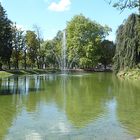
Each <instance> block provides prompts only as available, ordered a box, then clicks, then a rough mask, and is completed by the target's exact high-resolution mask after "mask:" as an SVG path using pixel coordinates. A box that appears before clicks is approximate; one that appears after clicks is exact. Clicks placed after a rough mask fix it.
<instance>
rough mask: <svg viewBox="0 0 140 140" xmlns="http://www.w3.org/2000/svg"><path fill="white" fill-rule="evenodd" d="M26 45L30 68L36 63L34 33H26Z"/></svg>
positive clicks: (36, 46)
mask: <svg viewBox="0 0 140 140" xmlns="http://www.w3.org/2000/svg"><path fill="white" fill-rule="evenodd" d="M25 38H26V45H27V48H28V49H27V54H28V58H29V59H28V65H30V66H31V67H32V68H33V67H34V66H35V64H36V61H37V50H38V46H39V45H38V39H37V35H36V34H35V32H34V31H27V32H26V35H25Z"/></svg>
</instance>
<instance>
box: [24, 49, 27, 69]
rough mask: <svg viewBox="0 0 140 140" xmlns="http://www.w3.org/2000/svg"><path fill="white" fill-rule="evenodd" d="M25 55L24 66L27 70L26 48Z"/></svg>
mask: <svg viewBox="0 0 140 140" xmlns="http://www.w3.org/2000/svg"><path fill="white" fill-rule="evenodd" d="M24 55H25V58H24V68H25V70H26V68H27V62H26V50H25V52H24Z"/></svg>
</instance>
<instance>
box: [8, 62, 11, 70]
mask: <svg viewBox="0 0 140 140" xmlns="http://www.w3.org/2000/svg"><path fill="white" fill-rule="evenodd" d="M8 69H9V70H10V69H11V63H10V60H9V61H8Z"/></svg>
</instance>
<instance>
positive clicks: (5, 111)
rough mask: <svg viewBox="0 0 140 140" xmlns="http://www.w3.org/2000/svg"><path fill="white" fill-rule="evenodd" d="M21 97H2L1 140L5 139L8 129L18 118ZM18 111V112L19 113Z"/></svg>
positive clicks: (0, 103) (0, 101)
mask: <svg viewBox="0 0 140 140" xmlns="http://www.w3.org/2000/svg"><path fill="white" fill-rule="evenodd" d="M18 104H19V97H18V96H16V95H15V96H14V97H12V98H11V96H3V97H2V98H1V97H0V139H1V140H2V139H4V137H5V135H6V134H7V133H8V129H9V128H10V127H11V126H12V125H13V124H12V122H13V119H14V118H15V117H16V116H17V113H18V111H19V110H20V107H19V108H18ZM17 109H18V111H17Z"/></svg>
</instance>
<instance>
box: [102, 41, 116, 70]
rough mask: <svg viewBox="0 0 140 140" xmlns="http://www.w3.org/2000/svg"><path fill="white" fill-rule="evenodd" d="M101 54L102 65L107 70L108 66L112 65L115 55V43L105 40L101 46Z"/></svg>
mask: <svg viewBox="0 0 140 140" xmlns="http://www.w3.org/2000/svg"><path fill="white" fill-rule="evenodd" d="M100 53H101V54H100V55H101V57H100V63H102V64H103V65H104V67H105V69H106V66H107V65H109V64H111V63H112V59H113V57H114V54H115V45H114V43H113V42H112V41H109V40H103V41H102V42H101V46H100Z"/></svg>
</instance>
